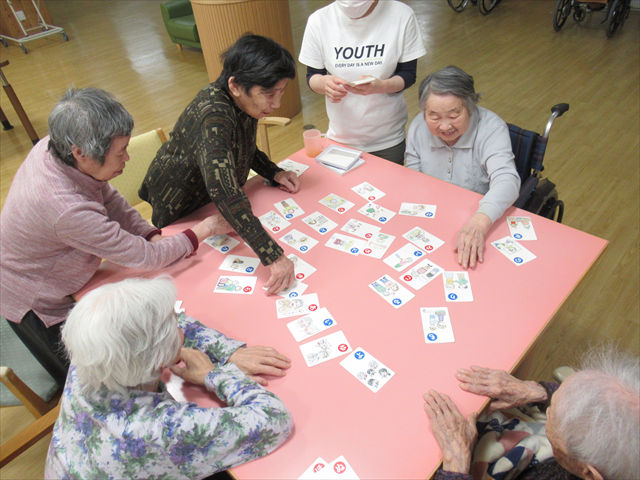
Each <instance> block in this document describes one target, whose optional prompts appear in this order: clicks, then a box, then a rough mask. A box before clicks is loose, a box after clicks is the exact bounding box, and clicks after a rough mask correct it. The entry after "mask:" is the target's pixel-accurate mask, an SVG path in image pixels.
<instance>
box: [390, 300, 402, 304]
mask: <svg viewBox="0 0 640 480" xmlns="http://www.w3.org/2000/svg"><path fill="white" fill-rule="evenodd" d="M392 303H393V304H394V305H400V304H401V303H402V300H400V299H399V298H394V299H393V301H392Z"/></svg>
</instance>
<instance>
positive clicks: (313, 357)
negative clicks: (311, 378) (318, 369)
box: [300, 330, 351, 367]
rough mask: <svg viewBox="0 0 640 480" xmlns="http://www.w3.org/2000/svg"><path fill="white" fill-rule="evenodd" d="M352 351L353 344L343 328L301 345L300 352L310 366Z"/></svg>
mask: <svg viewBox="0 0 640 480" xmlns="http://www.w3.org/2000/svg"><path fill="white" fill-rule="evenodd" d="M350 351H351V346H350V345H349V342H348V341H347V337H345V336H344V333H343V332H342V330H338V331H337V332H334V333H331V334H329V335H325V336H324V337H321V338H318V339H317V340H313V341H311V342H308V343H305V344H303V345H300V352H302V356H303V357H304V361H305V362H307V366H309V367H313V366H314V365H318V364H320V363H323V362H326V361H327V360H331V359H332V358H336V357H339V356H340V355H344V354H345V353H349V352H350Z"/></svg>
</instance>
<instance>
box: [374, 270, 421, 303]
mask: <svg viewBox="0 0 640 480" xmlns="http://www.w3.org/2000/svg"><path fill="white" fill-rule="evenodd" d="M369 287H371V289H372V290H373V291H374V292H376V293H377V294H378V295H380V296H381V297H382V298H383V299H384V300H385V301H386V302H387V303H389V304H390V305H392V306H393V308H400V307H401V306H402V305H404V304H405V303H407V302H408V301H409V300H411V299H412V298H413V297H414V295H413V293H411V292H410V291H409V290H407V289H406V288H405V287H403V286H402V285H400V284H399V283H398V282H396V281H395V280H394V279H393V278H391V277H390V276H389V275H383V276H382V277H380V278H379V279H378V280H376V281H375V282H372V283H370V284H369Z"/></svg>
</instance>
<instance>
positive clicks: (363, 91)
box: [344, 75, 385, 95]
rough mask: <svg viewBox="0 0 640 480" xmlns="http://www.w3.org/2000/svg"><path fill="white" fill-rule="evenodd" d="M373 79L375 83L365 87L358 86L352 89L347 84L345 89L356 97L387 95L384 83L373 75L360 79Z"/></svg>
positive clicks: (366, 84)
mask: <svg viewBox="0 0 640 480" xmlns="http://www.w3.org/2000/svg"><path fill="white" fill-rule="evenodd" d="M369 77H371V78H373V79H374V80H373V82H371V83H365V84H363V85H356V86H355V87H352V86H351V85H349V84H345V86H344V88H345V90H346V91H347V92H349V93H355V94H356V95H372V94H374V93H385V89H384V83H383V81H382V80H380V79H379V78H375V77H373V76H371V75H362V76H361V77H360V78H369Z"/></svg>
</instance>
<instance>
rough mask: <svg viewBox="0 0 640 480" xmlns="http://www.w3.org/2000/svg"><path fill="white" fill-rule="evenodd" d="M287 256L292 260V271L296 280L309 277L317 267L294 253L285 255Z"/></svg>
mask: <svg viewBox="0 0 640 480" xmlns="http://www.w3.org/2000/svg"><path fill="white" fill-rule="evenodd" d="M287 258H288V259H289V260H291V261H292V262H293V271H294V273H295V276H296V278H297V279H298V280H304V279H305V278H307V277H310V276H311V275H312V274H313V272H315V271H316V270H317V269H316V267H314V266H313V265H310V264H309V263H307V262H305V261H304V260H302V259H301V258H300V257H298V256H297V255H296V254H295V253H291V254H289V255H287Z"/></svg>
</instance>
